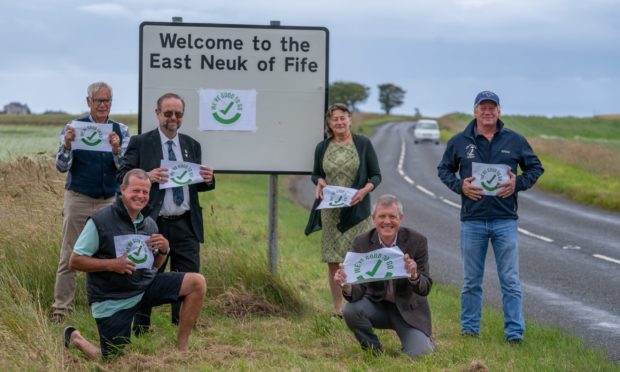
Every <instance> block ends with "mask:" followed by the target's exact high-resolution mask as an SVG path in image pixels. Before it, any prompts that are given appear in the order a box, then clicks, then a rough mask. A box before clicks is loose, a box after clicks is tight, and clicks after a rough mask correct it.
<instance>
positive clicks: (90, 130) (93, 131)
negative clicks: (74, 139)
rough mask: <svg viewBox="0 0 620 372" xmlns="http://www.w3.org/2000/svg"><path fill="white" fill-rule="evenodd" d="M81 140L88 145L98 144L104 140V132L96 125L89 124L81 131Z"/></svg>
mask: <svg viewBox="0 0 620 372" xmlns="http://www.w3.org/2000/svg"><path fill="white" fill-rule="evenodd" d="M80 141H82V142H83V143H84V144H85V145H86V146H91V147H92V146H97V145H98V144H100V143H101V141H103V133H102V132H101V130H100V129H99V128H97V127H96V126H94V125H89V126H87V127H85V128H82V130H81V131H80Z"/></svg>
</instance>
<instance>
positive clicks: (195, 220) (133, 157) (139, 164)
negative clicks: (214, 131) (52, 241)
mask: <svg viewBox="0 0 620 372" xmlns="http://www.w3.org/2000/svg"><path fill="white" fill-rule="evenodd" d="M179 144H180V145H181V153H182V154H183V161H187V162H191V163H198V164H200V163H201V161H202V150H201V148H200V143H198V141H196V140H194V139H193V138H191V137H190V136H188V135H185V134H182V133H179ZM162 159H163V152H162V145H161V138H160V136H159V129H154V130H152V131H149V132H146V133H143V134H140V135H137V136H133V137H131V139H130V140H129V145H128V146H127V151H125V155H124V156H123V157H122V158H121V165H120V167H119V169H118V171H117V173H116V178H117V180H118V182H119V184H120V183H121V182H122V181H123V177H124V176H125V173H127V172H128V171H130V170H131V169H134V168H140V169H143V170H145V171H147V172H148V171H150V170H152V169H155V168H159V166H160V164H161V160H162ZM214 188H215V177H214V179H213V181H212V182H209V183H205V182H202V183H197V184H193V185H189V208H190V215H191V221H192V229H193V230H194V234H195V235H196V238H197V239H198V241H200V242H201V243H202V242H204V227H203V222H202V208H201V207H200V204H199V202H198V192H199V191H208V190H213V189H214ZM165 194H166V190H160V189H159V184H158V183H154V184H153V185H152V186H151V192H150V194H149V204H148V206H147V208H146V209H145V210H144V213H145V214H147V215H148V216H150V217H151V218H153V219H154V220H157V217H158V216H159V211H160V209H161V207H162V205H163V204H164V196H165Z"/></svg>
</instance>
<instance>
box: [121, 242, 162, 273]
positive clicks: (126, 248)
mask: <svg viewBox="0 0 620 372" xmlns="http://www.w3.org/2000/svg"><path fill="white" fill-rule="evenodd" d="M148 239H149V236H148V235H140V234H128V235H117V236H115V237H114V249H115V250H116V257H117V258H118V257H121V256H122V255H124V254H125V253H127V259H128V260H129V261H131V262H133V263H134V265H136V269H152V268H153V261H154V257H153V252H152V251H151V250H150V249H149V247H148V246H147V245H146V241H147V240H148Z"/></svg>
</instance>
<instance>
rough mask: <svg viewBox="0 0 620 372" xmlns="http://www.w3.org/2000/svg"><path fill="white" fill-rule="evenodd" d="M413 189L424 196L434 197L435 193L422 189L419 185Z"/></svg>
mask: <svg viewBox="0 0 620 372" xmlns="http://www.w3.org/2000/svg"><path fill="white" fill-rule="evenodd" d="M415 187H417V189H418V190H420V191H422V192H423V193H425V194H426V195H428V196H430V197H433V198H434V197H435V193H434V192H432V191H430V190H427V189H425V188H424V187H422V186H420V185H416V186H415Z"/></svg>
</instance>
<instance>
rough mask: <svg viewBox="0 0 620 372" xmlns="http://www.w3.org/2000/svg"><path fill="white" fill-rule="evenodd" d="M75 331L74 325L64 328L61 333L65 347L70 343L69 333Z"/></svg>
mask: <svg viewBox="0 0 620 372" xmlns="http://www.w3.org/2000/svg"><path fill="white" fill-rule="evenodd" d="M75 331H77V329H75V327H72V326H68V327H66V328H65V331H64V333H63V335H64V341H65V349H68V348H69V345H70V344H71V335H72V334H73V332H75Z"/></svg>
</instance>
